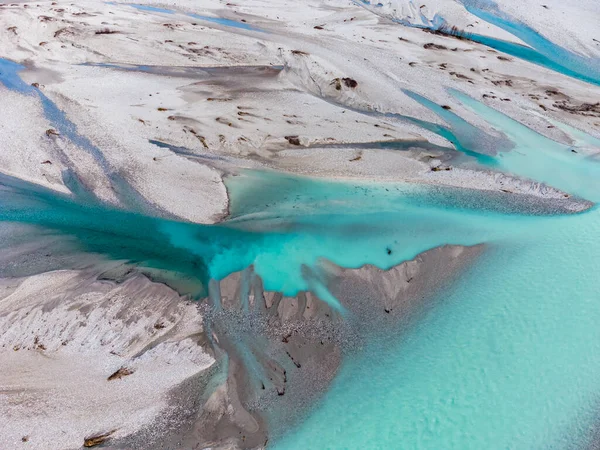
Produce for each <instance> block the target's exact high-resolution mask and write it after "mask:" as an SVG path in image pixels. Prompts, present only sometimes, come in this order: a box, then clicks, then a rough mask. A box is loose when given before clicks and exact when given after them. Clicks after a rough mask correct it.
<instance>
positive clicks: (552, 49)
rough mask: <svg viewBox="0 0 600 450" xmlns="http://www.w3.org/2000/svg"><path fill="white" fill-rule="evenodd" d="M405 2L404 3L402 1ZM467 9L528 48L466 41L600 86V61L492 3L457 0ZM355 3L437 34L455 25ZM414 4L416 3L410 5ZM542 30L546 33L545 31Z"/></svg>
mask: <svg viewBox="0 0 600 450" xmlns="http://www.w3.org/2000/svg"><path fill="white" fill-rule="evenodd" d="M402 1H404V0H402ZM458 1H459V2H460V3H461V4H462V5H463V6H464V7H465V9H466V10H467V11H468V12H470V13H471V14H473V15H474V16H477V17H479V18H480V19H482V20H484V21H486V22H488V23H490V24H492V25H494V26H497V27H498V28H501V29H503V30H504V31H507V32H509V33H510V34H512V35H513V36H515V37H517V38H519V39H520V40H521V41H523V42H525V43H526V44H527V45H521V44H517V43H514V42H509V41H505V40H502V39H497V38H494V37H491V36H485V35H480V34H476V33H468V32H466V31H465V32H463V33H462V34H461V35H462V36H463V37H465V38H466V39H469V40H471V41H474V42H478V43H480V44H483V45H485V46H488V47H490V48H493V49H496V50H498V51H500V52H503V53H506V54H508V55H511V56H514V57H516V58H520V59H522V60H524V61H528V62H531V63H533V64H537V65H539V66H543V67H546V68H548V69H550V70H553V71H555V72H558V73H561V74H563V75H567V76H569V77H573V78H577V79H579V80H582V81H586V82H588V83H592V84H596V85H600V58H590V57H586V56H583V55H580V54H578V53H575V52H573V51H570V50H568V49H566V48H564V47H562V46H560V45H559V44H557V43H555V42H553V41H551V40H550V39H548V38H546V37H545V36H543V34H542V33H540V31H538V30H534V29H533V28H531V27H530V26H528V25H526V24H525V23H523V22H521V21H520V20H518V19H516V18H514V17H511V16H510V15H509V14H507V13H505V12H503V11H502V10H501V9H500V8H499V6H498V4H497V3H495V2H493V1H492V0H458ZM354 3H356V4H359V5H361V6H364V7H366V8H367V9H369V10H371V11H373V12H375V13H376V14H380V15H383V16H386V17H388V18H390V19H391V20H393V21H395V22H397V23H399V24H402V25H404V26H408V27H415V28H422V29H428V30H434V31H438V30H441V31H447V30H449V29H451V27H452V25H453V24H452V23H448V22H447V21H446V19H445V18H443V17H441V16H440V15H438V14H436V15H435V16H434V17H433V18H432V19H428V18H427V17H425V16H424V15H423V14H422V13H420V19H421V23H414V22H412V21H410V20H407V19H406V18H404V17H396V16H395V10H393V11H394V12H393V13H390V12H389V11H388V10H386V9H384V8H383V6H384V4H383V3H381V2H371V1H370V0H354ZM410 3H413V2H410ZM542 31H543V30H542Z"/></svg>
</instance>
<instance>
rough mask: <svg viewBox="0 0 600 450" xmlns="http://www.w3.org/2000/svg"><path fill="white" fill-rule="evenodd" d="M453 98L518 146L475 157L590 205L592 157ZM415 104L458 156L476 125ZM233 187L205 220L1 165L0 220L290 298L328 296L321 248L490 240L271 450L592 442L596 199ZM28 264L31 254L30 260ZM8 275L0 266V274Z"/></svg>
mask: <svg viewBox="0 0 600 450" xmlns="http://www.w3.org/2000/svg"><path fill="white" fill-rule="evenodd" d="M19 69H20V68H19V67H18V66H15V65H13V64H12V63H10V62H8V61H5V60H0V80H1V81H2V82H3V84H5V85H6V86H7V87H8V88H9V89H13V90H15V91H18V92H21V93H22V94H23V95H38V96H41V95H42V94H41V93H39V91H37V90H34V88H32V87H29V86H27V85H25V84H23V83H22V81H20V78H19V77H18V70H19ZM452 94H453V95H454V96H455V97H456V98H457V99H458V100H459V101H460V102H462V103H463V104H464V105H465V106H467V107H468V108H471V109H472V110H473V111H475V112H476V113H477V114H478V115H479V116H480V117H482V118H483V119H485V120H487V121H488V122H489V123H490V124H491V125H492V126H494V127H495V128H496V129H497V130H498V131H500V132H501V133H503V134H504V136H506V139H507V140H510V141H511V142H512V144H511V145H510V146H509V147H510V148H512V150H510V151H508V150H509V147H506V148H504V147H503V148H500V149H498V150H499V151H498V152H497V153H496V154H494V155H486V157H485V158H478V161H479V163H480V164H484V165H488V166H494V167H495V168H498V169H500V170H504V171H507V172H511V173H515V174H518V175H521V176H523V177H529V178H531V179H534V180H537V181H539V182H545V183H548V184H550V185H552V186H555V187H558V188H561V189H564V190H566V191H567V192H569V193H570V194H574V195H579V196H581V197H583V198H586V199H589V200H593V201H598V197H599V192H600V190H599V189H598V188H599V186H598V182H599V180H600V177H599V174H600V172H598V162H597V161H594V160H591V159H587V158H585V157H584V156H582V155H581V154H580V153H573V152H571V149H572V146H571V147H569V146H564V145H561V144H557V143H555V142H553V141H551V140H548V139H545V138H543V137H542V136H540V135H538V134H537V133H534V132H532V131H531V130H529V129H527V128H526V127H523V126H522V125H520V124H519V123H517V122H515V121H513V120H512V119H510V118H508V117H506V116H504V115H502V114H500V113H498V112H497V111H494V110H492V109H490V108H488V107H486V106H485V105H482V104H481V103H479V102H477V101H475V100H473V99H471V98H470V97H468V96H466V95H465V94H462V93H460V92H453V93H452ZM414 98H417V97H414ZM419 100H420V101H421V103H422V104H424V105H426V106H428V107H430V108H431V109H432V110H433V111H434V112H436V113H438V114H440V115H441V117H442V118H444V120H446V121H447V122H448V125H449V127H450V128H445V127H444V128H443V130H446V131H449V132H452V133H453V135H454V136H460V137H459V138H456V139H457V142H458V143H459V144H461V143H462V145H463V146H464V147H465V149H467V150H469V149H470V147H471V146H472V145H474V144H475V143H476V141H477V138H476V137H477V136H481V135H480V134H477V132H476V131H475V130H473V129H472V127H471V126H470V125H469V124H467V123H465V122H462V121H461V120H459V118H456V117H455V116H454V115H453V114H449V113H445V112H443V111H444V110H442V109H441V108H439V107H436V106H435V105H433V104H431V103H430V102H429V103H428V101H427V100H426V99H424V98H422V97H420V98H419ZM40 101H41V104H42V105H43V106H42V107H43V108H44V110H45V111H46V113H47V114H48V116H47V117H49V118H51V120H54V121H55V123H56V126H57V128H60V130H61V134H64V135H65V136H66V138H68V139H71V140H73V141H74V142H76V143H78V145H80V146H83V147H84V149H86V148H85V147H86V145H87V143H86V141H81V140H80V139H84V138H83V137H81V138H80V136H79V134H78V133H77V130H76V129H75V128H74V127H71V124H70V122H69V121H68V119H67V118H66V117H64V114H63V115H61V114H62V112H60V110H58V108H56V107H55V106H53V105H52V104H51V105H50V106H46V105H44V98H43V97H40ZM53 117H54V119H52V118H53ZM564 129H565V130H566V132H567V133H569V134H572V135H573V137H574V138H575V139H576V145H587V146H590V145H592V146H593V145H596V141H595V140H594V139H592V138H590V137H588V136H586V135H585V134H584V133H582V132H580V131H576V130H569V129H568V127H564ZM443 130H442V131H443ZM473 133H475V134H473ZM467 144H468V146H467ZM87 150H88V151H93V150H92V149H89V148H88V149H87ZM171 150H172V151H183V150H182V149H171ZM98 151H100V150H98ZM473 156H475V157H479V155H473ZM98 158H101V156H98ZM100 161H101V159H100ZM108 169H109V168H107V170H108ZM227 187H228V190H229V192H230V195H231V205H230V207H231V218H230V220H228V221H227V222H226V223H224V224H221V225H217V226H205V225H197V224H190V223H183V222H178V221H174V220H167V219H161V218H158V217H154V216H150V215H145V214H141V213H135V212H130V211H126V210H122V209H116V208H114V207H111V206H110V205H106V204H103V203H101V202H98V201H91V200H90V198H89V197H88V196H85V195H72V196H67V195H61V194H58V193H55V192H52V191H50V190H47V189H44V188H42V187H39V186H36V185H33V184H31V183H27V182H25V181H22V180H17V179H15V178H12V177H9V176H6V175H0V227H2V226H5V225H7V224H15V223H16V224H25V225H30V226H33V227H34V228H33V229H34V230H35V232H32V234H31V235H30V239H31V241H33V242H35V239H36V238H39V239H40V240H41V239H42V238H44V237H47V236H52V237H54V238H56V239H57V242H58V244H57V247H56V251H57V252H58V253H60V252H63V253H68V252H75V251H76V252H80V253H82V254H84V253H87V254H94V255H99V256H101V257H103V258H106V259H110V260H116V261H124V262H126V263H127V264H130V265H135V266H137V267H139V268H140V269H141V270H144V269H152V270H156V271H160V272H162V273H163V276H164V278H165V279H167V280H168V281H177V280H181V279H189V280H195V281H197V282H198V283H197V286H198V287H197V290H195V291H193V292H190V293H191V294H192V295H194V296H195V297H197V298H201V297H203V296H204V295H206V289H205V286H206V283H207V282H208V280H209V279H210V278H222V277H225V276H227V275H228V274H229V273H231V272H233V271H237V270H241V269H243V268H245V267H247V266H248V265H250V264H254V266H255V270H256V271H257V272H258V273H259V275H261V276H262V277H263V278H264V283H265V287H266V288H267V289H269V290H278V291H282V292H284V293H285V294H287V295H293V294H295V293H296V292H297V291H299V290H304V289H307V288H311V289H313V290H319V291H320V292H322V290H323V289H325V287H324V286H315V285H311V284H310V283H309V282H307V280H305V278H304V277H303V275H302V270H301V267H302V265H308V266H309V267H314V268H315V269H316V268H317V267H318V262H319V260H320V258H323V257H324V258H327V259H329V260H331V261H333V262H335V263H336V264H338V265H341V266H344V267H359V266H361V265H363V264H365V263H369V264H375V265H377V266H379V267H382V268H387V267H392V266H394V265H396V264H398V263H399V262H401V261H403V260H405V259H409V258H413V257H414V256H416V255H417V254H419V253H421V252H423V251H424V250H427V249H430V248H433V247H436V246H439V245H443V244H462V245H471V244H478V243H485V244H486V245H487V251H486V253H485V254H484V256H483V257H482V258H481V259H480V260H478V262H477V263H476V264H475V265H474V266H473V267H472V268H471V269H470V270H469V271H468V272H467V273H466V274H464V275H463V276H462V277H461V278H460V279H459V280H457V281H456V282H455V283H454V284H452V285H451V286H449V287H448V288H446V289H445V290H444V291H443V292H441V293H439V294H438V295H437V298H436V299H435V303H434V307H432V308H431V309H430V310H429V311H428V312H427V313H426V314H424V315H422V316H420V317H419V318H418V320H415V322H414V324H413V326H412V328H410V329H409V330H405V331H404V332H403V333H399V332H398V333H393V332H392V333H390V332H389V330H388V333H387V334H385V335H383V334H381V333H379V330H372V335H371V339H370V340H369V341H368V344H367V345H366V347H365V348H364V349H363V351H362V352H361V353H359V354H357V355H354V356H353V357H352V358H350V359H348V360H346V362H345V363H344V364H343V365H342V367H341V372H340V374H339V376H338V377H337V378H336V379H335V380H334V384H333V386H332V389H331V390H330V391H329V392H328V393H327V394H326V396H325V397H324V398H323V400H322V401H321V402H320V403H319V404H318V405H316V407H315V409H314V410H313V411H312V412H311V414H309V415H308V416H307V417H305V418H304V420H303V421H302V422H301V423H300V424H299V425H298V427H297V428H295V429H294V430H290V433H289V434H287V435H286V436H284V437H283V438H281V439H280V440H279V441H277V442H274V443H273V447H274V448H281V449H287V448H290V449H291V448H301V449H306V448H319V449H321V448H323V449H326V448H331V449H342V448H351V449H354V448H361V449H370V448H382V449H388V448H402V449H436V450H438V449H461V450H462V449H471V448H472V449H482V448H485V449H506V448H514V449H537V448H540V449H553V448H556V449H566V448H567V449H568V448H583V447H585V445H586V444H587V442H588V439H589V438H590V436H591V434H592V433H593V432H594V429H595V428H596V426H597V421H598V414H597V410H598V395H599V394H600V381H598V380H600V351H599V350H600V349H599V348H598V347H599V345H600V336H599V334H600V328H599V327H598V323H600V307H599V306H598V298H599V295H598V292H600V278H598V277H597V273H598V271H599V269H600V258H599V257H598V255H599V254H600V239H599V237H600V213H599V212H598V210H597V209H593V210H590V211H588V212H586V213H583V214H577V215H571V216H529V215H525V214H519V213H518V211H507V210H506V209H502V208H499V207H498V205H497V204H495V203H494V202H493V201H491V200H490V199H489V198H488V197H486V195H485V194H483V193H473V192H470V193H467V194H465V193H460V192H457V191H453V190H440V189H435V188H431V187H423V186H414V185H407V184H402V183H357V182H348V181H337V182H336V181H327V180H318V179H311V178H303V177H298V176H291V175H284V174H278V173H274V172H256V171H254V172H253V171H248V172H243V173H242V174H241V175H240V176H237V177H230V178H229V179H227ZM5 244H6V243H5V242H4V241H2V242H0V245H5ZM6 245H8V244H6ZM2 248H3V250H9V249H7V248H5V247H2ZM388 250H392V251H391V252H389V251H388ZM39 267H41V266H39ZM39 267H38V266H36V263H35V261H33V262H31V264H30V265H28V266H27V267H26V270H25V269H24V270H25V271H26V272H27V273H35V271H36V270H41V269H40V268H39ZM61 268H65V267H61ZM8 269H10V268H8V267H1V266H0V274H3V273H7V272H8ZM5 271H6V272H5ZM154 273H155V272H154ZM24 274H25V273H24ZM169 278H171V280H169ZM329 300H330V301H331V302H332V303H333V302H335V301H336V300H335V299H334V298H331V299H329Z"/></svg>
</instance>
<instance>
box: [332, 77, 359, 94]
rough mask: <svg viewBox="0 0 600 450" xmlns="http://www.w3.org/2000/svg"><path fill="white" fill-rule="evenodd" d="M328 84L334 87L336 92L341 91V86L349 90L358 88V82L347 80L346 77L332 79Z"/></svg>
mask: <svg viewBox="0 0 600 450" xmlns="http://www.w3.org/2000/svg"><path fill="white" fill-rule="evenodd" d="M330 84H332V85H334V86H335V89H336V91H341V90H342V86H346V87H347V88H350V89H355V88H356V87H357V86H358V81H356V80H354V79H352V78H347V77H345V78H334V79H333V80H332V81H331V83H330Z"/></svg>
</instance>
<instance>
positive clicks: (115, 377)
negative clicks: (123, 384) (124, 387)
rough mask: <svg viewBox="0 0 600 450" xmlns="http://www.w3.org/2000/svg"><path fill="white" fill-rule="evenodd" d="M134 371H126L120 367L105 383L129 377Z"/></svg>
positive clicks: (126, 369)
mask: <svg viewBox="0 0 600 450" xmlns="http://www.w3.org/2000/svg"><path fill="white" fill-rule="evenodd" d="M133 372H134V371H133V370H131V369H128V368H126V367H121V368H120V369H119V370H117V371H116V372H115V373H113V374H112V375H111V376H109V377H108V378H107V379H106V380H107V381H113V380H120V379H121V378H123V377H126V376H127V375H131V374H132V373H133Z"/></svg>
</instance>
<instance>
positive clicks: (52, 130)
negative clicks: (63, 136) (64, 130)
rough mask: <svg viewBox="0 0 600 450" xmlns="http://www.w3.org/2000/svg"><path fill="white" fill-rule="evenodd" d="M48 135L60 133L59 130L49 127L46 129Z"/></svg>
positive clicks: (58, 134)
mask: <svg viewBox="0 0 600 450" xmlns="http://www.w3.org/2000/svg"><path fill="white" fill-rule="evenodd" d="M46 136H48V137H50V136H60V133H59V132H58V131H56V130H55V129H54V128H48V129H47V130H46Z"/></svg>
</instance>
